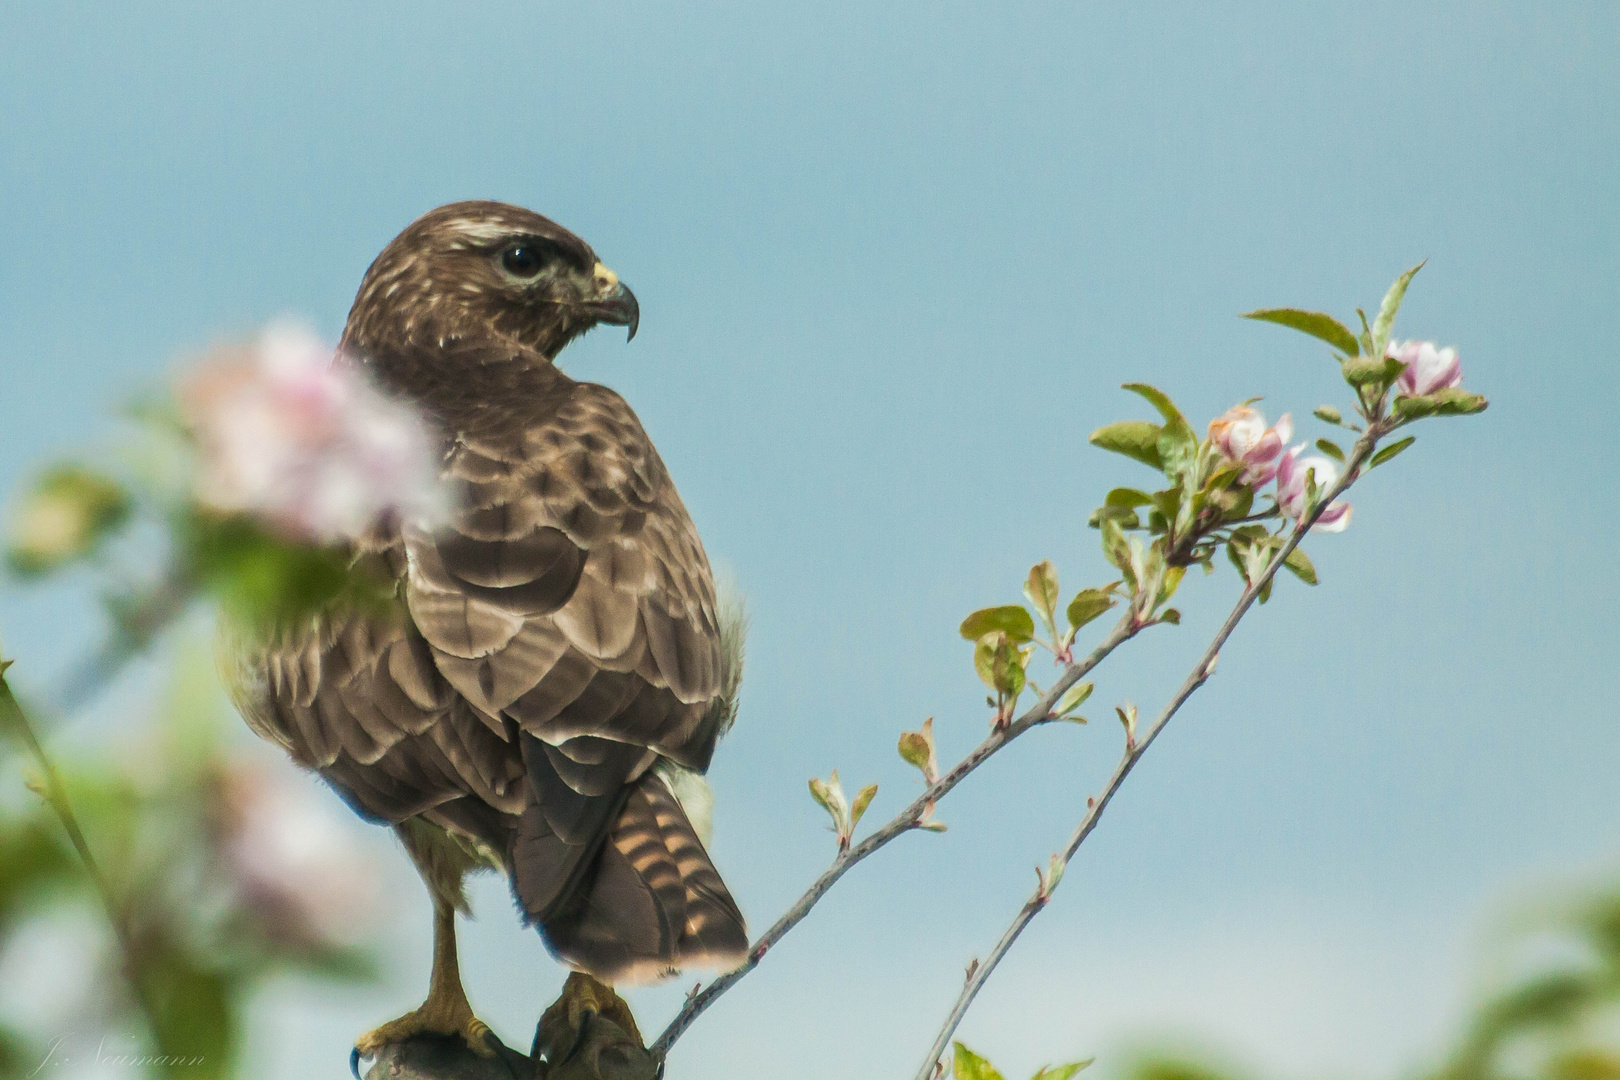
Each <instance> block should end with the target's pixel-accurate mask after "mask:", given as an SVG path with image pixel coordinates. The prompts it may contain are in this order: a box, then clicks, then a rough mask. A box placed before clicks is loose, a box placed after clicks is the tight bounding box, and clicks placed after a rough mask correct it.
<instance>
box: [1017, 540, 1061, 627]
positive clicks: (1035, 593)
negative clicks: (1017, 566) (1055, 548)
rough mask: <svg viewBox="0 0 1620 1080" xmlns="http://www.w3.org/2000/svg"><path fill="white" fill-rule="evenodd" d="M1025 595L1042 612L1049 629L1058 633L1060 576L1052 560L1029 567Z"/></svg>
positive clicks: (1043, 619) (1043, 620) (1045, 560)
mask: <svg viewBox="0 0 1620 1080" xmlns="http://www.w3.org/2000/svg"><path fill="white" fill-rule="evenodd" d="M1024 596H1025V597H1026V598H1028V600H1029V602H1030V603H1031V604H1033V605H1035V610H1036V611H1038V612H1040V615H1041V621H1042V622H1043V623H1045V624H1046V629H1047V631H1048V632H1049V633H1051V634H1053V635H1056V634H1057V602H1058V576H1057V570H1056V569H1055V568H1054V567H1053V566H1052V563H1051V560H1049V559H1042V560H1041V561H1040V562H1038V563H1036V564H1035V565H1034V566H1032V567H1030V568H1029V579H1028V580H1027V581H1025V582H1024Z"/></svg>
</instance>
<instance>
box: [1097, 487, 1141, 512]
mask: <svg viewBox="0 0 1620 1080" xmlns="http://www.w3.org/2000/svg"><path fill="white" fill-rule="evenodd" d="M1152 502H1153V496H1151V495H1149V494H1148V493H1147V492H1145V491H1138V490H1137V489H1136V488H1125V487H1117V488H1115V489H1114V490H1112V491H1110V492H1109V493H1108V495H1107V496H1106V497H1105V498H1104V499H1103V505H1104V506H1122V507H1126V508H1128V509H1129V508H1134V507H1138V506H1147V505H1149V504H1150V503H1152Z"/></svg>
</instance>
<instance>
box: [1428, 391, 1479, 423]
mask: <svg viewBox="0 0 1620 1080" xmlns="http://www.w3.org/2000/svg"><path fill="white" fill-rule="evenodd" d="M1433 396H1434V397H1437V398H1439V399H1440V408H1439V409H1438V410H1436V415H1438V416H1472V415H1473V414H1474V413H1481V412H1484V411H1485V409H1486V407H1487V406H1488V405H1490V402H1489V401H1487V400H1485V395H1484V394H1470V393H1469V392H1468V391H1466V390H1464V389H1462V388H1461V387H1456V386H1453V387H1450V388H1448V389H1445V390H1438V391H1436V392H1435V393H1434V395H1433Z"/></svg>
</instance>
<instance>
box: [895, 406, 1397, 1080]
mask: <svg viewBox="0 0 1620 1080" xmlns="http://www.w3.org/2000/svg"><path fill="white" fill-rule="evenodd" d="M1390 430H1392V426H1391V425H1389V423H1388V421H1380V422H1377V423H1375V424H1373V426H1372V427H1371V428H1370V429H1369V430H1368V431H1367V433H1366V434H1365V435H1363V436H1362V437H1361V438H1360V439H1358V440H1357V441H1356V446H1355V451H1354V453H1352V454H1351V456H1350V460H1349V461H1348V463H1347V465H1346V468H1345V470H1344V475H1343V476H1342V477H1340V478H1339V482H1338V483H1337V484H1335V485H1333V488H1332V489H1331V490H1330V491H1328V492H1326V493H1325V494H1324V495H1322V497H1321V498H1319V499H1318V500H1317V502H1316V506H1315V508H1314V509H1313V510H1312V511H1311V513H1310V514H1309V515H1307V516H1306V517H1305V518H1304V520H1302V521H1300V522H1299V524H1298V525H1297V526H1295V528H1294V530H1293V532H1292V534H1291V535H1290V536H1289V537H1288V541H1287V543H1285V544H1284V545H1283V546H1282V547H1281V548H1280V549H1279V550H1278V551H1277V553H1276V554H1275V555H1274V556H1273V557H1272V559H1271V561H1270V562H1269V563H1268V564H1267V565H1266V569H1265V571H1264V572H1263V573H1261V574H1260V576H1259V577H1258V578H1256V579H1255V580H1254V581H1253V582H1252V583H1251V584H1250V585H1249V586H1248V587H1247V588H1246V589H1244V590H1243V595H1242V596H1241V597H1239V599H1238V602H1237V604H1236V605H1235V606H1234V607H1233V608H1232V611H1231V614H1229V615H1227V617H1226V621H1225V622H1224V623H1222V624H1221V628H1220V630H1219V631H1218V632H1217V633H1216V634H1215V637H1214V640H1212V641H1211V642H1210V643H1209V647H1208V648H1207V649H1205V650H1204V654H1203V655H1202V656H1200V657H1199V658H1198V663H1197V664H1195V665H1194V666H1193V669H1192V671H1191V672H1190V673H1189V674H1188V676H1187V678H1186V681H1184V682H1183V683H1182V684H1181V689H1179V690H1177V691H1176V694H1175V696H1174V697H1172V698H1171V699H1170V701H1169V703H1168V704H1167V705H1165V707H1164V711H1162V712H1161V713H1160V714H1159V716H1158V718H1157V719H1155V720H1154V721H1153V726H1152V727H1150V728H1148V729H1147V731H1146V733H1144V734H1143V735H1142V736H1141V737H1140V738H1139V739H1135V740H1131V739H1127V740H1126V745H1125V753H1124V756H1123V757H1121V758H1120V760H1119V764H1118V765H1116V766H1115V767H1114V772H1113V775H1112V776H1110V777H1109V778H1108V783H1107V784H1105V785H1103V789H1102V794H1100V795H1098V796H1097V797H1096V798H1093V799H1088V800H1086V814H1085V817H1083V818H1082V819H1081V820H1080V824H1079V825H1078V826H1077V827H1076V828H1075V830H1074V833H1073V834H1072V835H1071V836H1070V837H1069V843H1068V846H1067V847H1065V848H1064V849H1063V856H1062V865H1065V866H1066V865H1067V864H1068V862H1069V860H1070V859H1073V858H1074V855H1075V853H1076V852H1077V851H1079V850H1080V845H1081V844H1083V843H1085V841H1086V837H1088V836H1090V835H1091V830H1092V829H1094V828H1096V827H1097V822H1098V820H1099V819H1100V818H1101V817H1102V815H1103V811H1104V810H1106V809H1107V808H1108V804H1109V802H1110V801H1112V799H1113V797H1114V793H1115V792H1117V791H1118V790H1119V787H1120V785H1121V784H1123V783H1124V782H1125V778H1126V777H1127V776H1129V775H1130V773H1131V770H1132V769H1133V768H1135V767H1136V763H1137V761H1138V760H1140V759H1141V757H1142V755H1143V754H1145V753H1147V749H1148V747H1149V746H1152V745H1153V740H1154V739H1156V738H1158V737H1159V732H1161V731H1163V730H1164V726H1165V725H1166V724H1168V723H1169V722H1170V718H1171V717H1173V716H1175V715H1176V713H1177V711H1178V710H1180V708H1181V707H1182V706H1183V705H1184V704H1186V702H1187V699H1188V698H1190V697H1192V695H1193V693H1194V692H1195V691H1197V689H1198V688H1199V687H1200V686H1203V685H1204V683H1206V682H1208V681H1209V678H1210V676H1211V675H1213V674H1214V672H1215V662H1216V659H1217V658H1218V657H1219V656H1220V652H1221V648H1222V647H1223V646H1224V645H1225V644H1226V641H1227V639H1228V638H1230V637H1231V636H1232V631H1234V630H1236V629H1237V624H1238V623H1239V622H1240V621H1241V620H1242V619H1243V616H1244V615H1246V614H1247V613H1248V611H1249V608H1250V607H1252V606H1253V604H1254V601H1255V600H1256V598H1258V597H1259V595H1260V591H1261V590H1262V589H1264V588H1265V587H1266V585H1267V584H1268V583H1269V582H1270V581H1271V579H1272V578H1273V577H1275V576H1276V574H1277V571H1278V570H1279V569H1281V568H1282V565H1283V561H1284V560H1285V559H1286V558H1287V557H1288V555H1289V554H1290V553H1291V552H1292V551H1293V550H1294V549H1295V548H1296V547H1298V546H1299V544H1300V541H1301V540H1303V539H1304V538H1305V534H1306V533H1307V532H1309V531H1310V528H1311V526H1312V525H1314V524H1315V523H1316V519H1317V518H1318V517H1320V516H1321V515H1322V512H1323V511H1324V510H1326V509H1327V508H1328V506H1329V504H1331V503H1332V502H1333V500H1334V499H1336V498H1338V497H1339V496H1340V495H1342V494H1344V492H1345V491H1346V490H1347V489H1349V487H1350V485H1352V484H1354V483H1355V482H1356V480H1357V479H1358V477H1359V473H1360V469H1361V466H1362V465H1364V464H1365V463H1366V461H1367V459H1368V458H1369V457H1371V456H1372V452H1373V450H1374V449H1375V448H1376V447H1377V445H1378V440H1379V439H1380V438H1382V437H1383V436H1384V435H1385V434H1387V433H1388V432H1389V431H1390ZM1050 900H1051V892H1050V890H1049V889H1048V888H1047V887H1046V883H1045V882H1044V881H1043V882H1042V883H1041V884H1040V885H1039V886H1037V888H1036V890H1035V892H1034V893H1033V894H1032V895H1031V896H1030V898H1029V899H1028V900H1026V901H1025V902H1024V906H1023V907H1021V908H1019V909H1018V914H1017V915H1016V916H1014V917H1013V921H1012V923H1011V925H1009V926H1008V927H1007V929H1006V931H1005V932H1003V933H1002V935H1001V939H1000V940H999V941H997V942H996V944H995V947H994V948H993V949H991V950H990V954H989V955H988V956H986V957H985V958H984V960H983V961H982V962H981V963H979V964H978V965H977V966H976V967H974V968H973V969H972V971H971V973H970V974H969V976H968V978H967V981H966V982H965V983H964V984H963V986H962V992H961V993H960V994H959V995H957V999H956V1004H955V1005H953V1006H952V1007H951V1012H950V1015H949V1016H947V1017H946V1018H945V1024H944V1026H943V1027H941V1028H940V1031H939V1034H938V1035H937V1036H935V1038H934V1045H933V1046H932V1047H931V1048H930V1049H929V1052H928V1057H927V1058H926V1059H925V1060H924V1061H923V1065H922V1068H921V1069H919V1070H918V1072H917V1080H930V1078H931V1077H933V1076H934V1075H935V1070H936V1067H937V1065H938V1063H939V1060H940V1058H941V1057H942V1056H943V1055H944V1053H945V1047H946V1046H947V1045H948V1044H949V1043H950V1041H951V1036H952V1035H954V1034H955V1033H956V1028H957V1025H959V1024H960V1023H961V1022H962V1017H963V1016H965V1015H966V1014H967V1011H968V1006H970V1005H972V1004H973V999H974V998H975V997H977V996H978V994H979V991H980V990H981V989H982V988H983V987H984V984H985V983H986V982H987V981H988V980H989V978H990V975H991V973H992V972H994V971H995V969H996V965H997V964H999V963H1001V959H1002V957H1004V956H1006V955H1007V952H1008V950H1010V949H1011V948H1012V947H1013V943H1014V942H1016V941H1017V940H1018V935H1020V934H1022V933H1023V932H1024V927H1026V926H1028V925H1029V924H1030V922H1031V920H1033V919H1034V918H1035V916H1036V915H1038V914H1039V913H1040V911H1041V909H1042V908H1044V907H1045V906H1046V905H1047V903H1048V902H1049V901H1050Z"/></svg>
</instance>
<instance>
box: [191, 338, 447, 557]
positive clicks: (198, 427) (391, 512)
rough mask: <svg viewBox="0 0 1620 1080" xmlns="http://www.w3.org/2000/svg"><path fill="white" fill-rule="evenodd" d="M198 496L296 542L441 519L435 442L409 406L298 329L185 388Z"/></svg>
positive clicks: (217, 364) (221, 356)
mask: <svg viewBox="0 0 1620 1080" xmlns="http://www.w3.org/2000/svg"><path fill="white" fill-rule="evenodd" d="M181 404H182V407H183V409H184V412H185V417H186V420H187V421H188V424H189V426H190V427H191V430H192V431H193V433H194V435H195V436H196V440H197V445H198V448H199V451H200V457H201V460H200V467H199V471H198V475H197V478H196V494H197V498H198V499H199V500H200V501H201V502H203V503H205V504H207V505H208V506H211V507H213V508H214V509H216V510H222V511H226V512H233V513H244V514H248V515H251V516H253V517H255V518H258V519H259V520H260V521H261V522H263V523H264V524H265V525H267V526H269V527H270V528H272V529H274V530H275V531H277V532H280V533H282V534H284V535H286V536H288V537H289V538H291V539H295V540H301V541H306V542H316V543H334V542H337V541H341V540H346V539H354V538H356V537H359V536H361V535H363V534H364V533H365V532H366V531H367V530H368V529H370V528H372V527H373V526H375V525H377V524H378V523H379V521H381V520H383V519H385V518H387V517H391V516H397V517H398V518H399V519H403V520H410V521H424V520H426V521H431V520H432V519H434V518H436V517H437V516H439V515H440V514H441V513H442V512H443V511H444V509H445V502H446V496H445V491H444V488H443V486H442V485H441V484H440V483H439V481H438V469H437V467H436V461H435V458H436V454H435V450H434V441H433V437H432V435H431V433H430V432H429V430H428V428H427V426H426V425H425V424H424V423H423V422H422V421H421V419H420V418H419V417H418V416H417V415H416V413H415V412H414V411H413V410H412V409H411V408H409V407H408V406H407V405H405V404H403V403H401V402H397V401H394V400H391V399H389V398H387V397H385V396H384V395H383V394H382V393H381V392H380V391H378V390H377V389H376V388H374V387H373V386H372V385H371V384H370V383H369V382H368V381H367V380H366V378H365V375H364V373H363V372H362V371H361V370H360V369H359V368H358V367H356V366H354V365H349V364H343V363H337V362H335V353H334V351H333V350H332V349H331V348H330V347H328V346H326V345H323V344H322V343H321V341H320V339H319V338H317V337H316V336H315V335H314V334H313V333H311V332H310V331H309V330H308V329H306V328H304V327H302V326H299V325H297V324H294V323H286V322H282V323H276V324H273V325H271V326H270V327H268V328H267V329H266V330H265V331H264V333H263V334H262V335H261V336H260V337H259V339H258V341H257V342H255V343H254V344H253V345H252V346H250V347H248V348H246V349H242V348H231V349H224V350H220V351H219V352H217V353H215V354H214V355H213V356H212V357H210V358H209V359H208V360H206V361H204V363H203V364H202V365H201V366H200V367H199V368H198V369H197V370H196V371H194V372H192V373H191V374H190V375H189V376H188V377H187V378H186V380H185V382H184V384H183V386H182V389H181Z"/></svg>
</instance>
